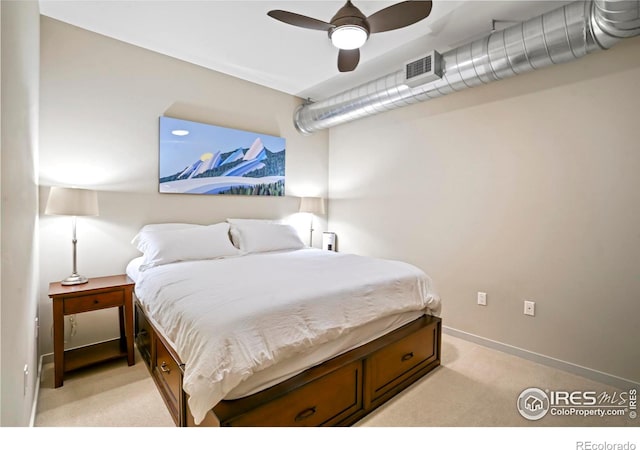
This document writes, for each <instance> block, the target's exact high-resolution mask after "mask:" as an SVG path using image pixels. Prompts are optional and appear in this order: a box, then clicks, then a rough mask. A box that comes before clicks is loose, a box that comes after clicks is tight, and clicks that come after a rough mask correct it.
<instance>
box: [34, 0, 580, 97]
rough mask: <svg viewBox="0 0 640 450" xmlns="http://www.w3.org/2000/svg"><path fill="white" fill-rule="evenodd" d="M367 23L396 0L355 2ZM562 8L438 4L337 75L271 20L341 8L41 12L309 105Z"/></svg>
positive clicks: (322, 51) (196, 0)
mask: <svg viewBox="0 0 640 450" xmlns="http://www.w3.org/2000/svg"><path fill="white" fill-rule="evenodd" d="M353 2H354V4H355V5H356V6H357V7H358V8H360V10H361V11H362V12H363V13H364V14H365V15H367V16H369V15H371V14H373V13H374V12H376V11H378V10H380V9H382V8H385V7H387V6H389V5H392V4H394V3H396V2H395V1H370V0H353ZM565 3H568V2H565V1H528V0H516V1H479V0H472V1H453V0H444V1H443V0H439V1H438V0H434V2H433V9H432V12H431V15H430V16H429V17H428V18H426V19H425V20H422V21H420V22H418V23H416V24H414V25H411V26H409V27H406V28H402V29H399V30H394V31H388V32H385V33H379V34H373V35H371V37H370V38H369V41H368V42H367V43H366V44H365V45H364V47H363V48H362V49H361V59H360V64H359V66H358V67H357V68H356V70H355V71H353V72H349V73H340V72H338V69H337V67H336V64H337V49H336V48H334V47H333V46H332V45H331V41H330V40H329V38H328V36H327V34H326V33H324V32H322V31H315V30H307V29H303V28H298V27H294V26H291V25H287V24H284V23H282V22H278V21H276V20H274V19H272V18H271V17H268V16H267V12H268V11H270V10H272V9H283V10H287V11H291V12H295V13H298V14H302V15H306V16H309V17H313V18H316V19H319V20H323V21H326V22H329V21H330V20H331V17H332V16H333V15H334V14H335V12H336V11H337V10H338V9H339V8H340V7H341V6H342V5H343V4H344V1H331V0H327V1H266V0H265V1H241V0H235V1H208V0H170V1H167V0H164V1H158V0H40V11H41V13H42V14H43V15H45V16H48V17H51V18H54V19H57V20H60V21H63V22H67V23H70V24H72V25H75V26H78V27H81V28H85V29H87V30H90V31H94V32H96V33H100V34H103V35H106V36H109V37H112V38H115V39H119V40H122V41H125V42H129V43H131V44H134V45H137V46H140V47H143V48H147V49H149V50H153V51H156V52H159V53H163V54H166V55H169V56H172V57H175V58H179V59H182V60H184V61H188V62H191V63H194V64H198V65H200V66H204V67H207V68H210V69H213V70H216V71H218V72H223V73H226V74H229V75H233V76H235V77H238V78H241V79H245V80H248V81H251V82H254V83H257V84H260V85H263V86H267V87H270V88H273V89H277V90H279V91H283V92H286V93H289V94H292V95H297V96H300V97H303V98H307V97H310V98H312V99H322V98H325V97H327V96H330V95H333V94H335V93H338V92H340V91H342V90H344V89H348V88H351V87H354V86H357V85H359V84H361V83H364V82H367V81H369V80H372V79H375V78H378V77H380V76H383V75H386V74H388V73H391V72H395V71H397V70H399V69H400V68H402V65H403V63H404V62H405V61H408V60H410V59H412V58H415V57H418V56H421V55H422V54H424V53H427V52H428V51H430V50H432V49H435V50H437V51H439V52H440V53H443V52H445V51H446V50H448V49H451V48H454V47H456V46H458V45H460V44H462V43H464V42H466V41H469V40H472V39H477V38H479V37H482V36H484V35H486V34H489V33H490V32H491V27H492V20H493V19H496V20H498V21H500V22H498V23H497V25H496V28H497V29H501V28H504V27H506V26H509V25H511V23H509V21H514V22H520V21H523V20H526V19H529V18H531V17H534V16H537V15H539V14H542V13H544V12H546V11H550V10H552V9H555V8H557V7H559V6H561V5H562V4H565Z"/></svg>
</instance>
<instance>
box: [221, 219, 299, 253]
mask: <svg viewBox="0 0 640 450" xmlns="http://www.w3.org/2000/svg"><path fill="white" fill-rule="evenodd" d="M227 222H228V223H229V224H230V226H231V227H230V230H229V231H230V234H231V239H232V241H233V244H234V245H235V246H236V247H237V248H238V249H240V252H242V253H261V252H273V251H279V250H297V249H301V248H304V246H305V245H304V243H303V242H302V240H301V239H300V235H299V234H298V232H297V231H296V229H295V228H293V227H292V226H291V225H288V224H285V223H280V222H277V221H271V220H257V219H227Z"/></svg>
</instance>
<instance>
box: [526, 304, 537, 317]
mask: <svg viewBox="0 0 640 450" xmlns="http://www.w3.org/2000/svg"><path fill="white" fill-rule="evenodd" d="M524 313H525V314H526V315H527V316H535V315H536V302H530V301H528V300H525V301H524Z"/></svg>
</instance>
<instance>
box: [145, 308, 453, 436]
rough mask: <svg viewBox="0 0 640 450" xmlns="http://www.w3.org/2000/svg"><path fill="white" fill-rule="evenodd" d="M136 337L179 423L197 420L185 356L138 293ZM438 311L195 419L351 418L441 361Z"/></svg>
mask: <svg viewBox="0 0 640 450" xmlns="http://www.w3.org/2000/svg"><path fill="white" fill-rule="evenodd" d="M135 306H136V308H135V310H136V314H135V335H136V338H135V341H136V345H137V347H138V350H139V352H140V354H141V356H142V358H143V360H144V361H145V363H146V365H147V367H148V369H149V371H150V373H151V375H152V378H153V380H154V381H155V383H156V386H157V387H158V390H159V391H160V394H161V395H162V398H163V400H164V402H165V404H166V405H167V408H168V410H169V412H170V414H171V416H172V418H173V420H174V422H175V424H176V425H177V426H196V425H195V422H194V420H193V416H192V415H191V413H190V411H189V408H188V405H187V395H186V393H185V392H184V391H183V390H182V376H183V373H184V364H183V363H182V362H181V361H180V358H179V357H178V355H177V354H176V353H175V351H174V350H173V349H172V348H171V347H170V346H169V345H168V344H167V342H166V341H165V339H164V338H163V337H162V336H161V334H160V333H158V332H157V330H156V329H155V328H154V327H153V325H152V324H151V322H150V321H149V320H148V318H147V317H146V315H145V313H144V310H143V309H142V307H141V306H140V304H139V302H138V300H137V299H136V301H135ZM441 325H442V324H441V319H440V318H438V317H434V316H429V315H423V316H422V317H420V318H418V319H416V320H414V321H413V322H410V323H409V324H407V325H404V326H403V327H401V328H399V329H397V330H395V331H392V332H391V333H389V334H386V335H384V336H382V337H380V338H378V339H376V340H374V341H372V342H370V343H368V344H365V345H362V346H360V347H358V348H355V349H353V350H351V351H349V352H347V353H344V354H342V355H339V356H337V357H335V358H333V359H330V360H328V361H326V362H324V363H322V364H319V365H317V366H314V367H312V368H310V369H308V370H305V371H304V372H302V373H300V374H299V375H296V376H294V377H293V378H290V379H288V380H285V381H283V382H281V383H279V384H277V385H275V386H273V387H270V388H268V389H266V390H263V391H261V392H258V393H256V394H253V395H250V396H248V397H244V398H241V399H238V400H223V401H221V402H220V403H218V404H217V405H216V406H215V407H214V408H213V410H211V411H210V412H209V413H208V414H207V416H206V417H205V419H204V421H203V422H202V423H200V424H199V425H198V426H252V427H258V426H268V427H273V426H348V425H352V424H354V423H356V422H357V421H358V420H360V419H362V418H363V417H364V416H366V415H367V414H369V413H370V412H371V411H373V410H374V409H376V408H377V407H379V406H380V405H382V404H383V403H384V402H386V401H387V400H389V399H390V398H392V397H393V396H394V395H396V394H397V393H399V392H400V391H402V390H403V389H405V388H407V387H408V386H410V385H411V384H413V383H414V382H415V381H417V380H418V379H419V378H421V377H422V376H424V375H426V374H427V373H429V372H430V371H431V370H433V369H435V368H436V367H438V366H439V365H440V349H441V336H442V326H441Z"/></svg>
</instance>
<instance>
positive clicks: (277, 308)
mask: <svg viewBox="0 0 640 450" xmlns="http://www.w3.org/2000/svg"><path fill="white" fill-rule="evenodd" d="M133 243H134V244H135V245H136V246H137V248H138V249H139V250H140V251H141V252H142V253H143V256H141V257H138V258H135V259H133V260H132V261H131V262H130V263H129V264H128V265H127V274H128V275H129V277H130V278H132V280H133V281H134V282H135V283H136V284H135V310H136V327H135V328H136V345H137V347H138V350H139V351H140V354H141V355H142V357H143V359H144V361H145V363H146V364H147V366H148V368H149V370H150V372H151V374H152V377H153V379H154V381H155V382H156V385H157V387H158V389H159V391H160V393H161V394H162V397H163V399H164V401H165V404H166V405H167V407H168V409H169V411H170V413H171V415H172V417H173V419H174V421H175V423H176V425H178V426H207V425H214V426H217V425H222V426H309V425H311V426H317V425H350V424H353V423H355V422H356V421H358V420H360V419H361V418H362V417H364V416H365V415H366V414H368V413H369V412H371V411H372V410H374V409H375V408H377V407H378V406H380V405H381V404H383V403H384V402H385V401H387V400H388V399H389V398H391V397H393V396H394V395H395V394H396V393H398V392H400V391H401V390H403V389H404V388H406V387H407V386H409V385H410V384H412V383H413V382H415V381H416V380H418V379H419V378H421V377H422V376H423V375H425V374H426V373H428V372H430V371H431V370H433V369H434V368H435V367H437V366H438V365H439V364H440V339H441V321H440V318H439V317H438V313H439V310H440V299H439V297H438V295H437V293H436V292H435V290H434V288H433V283H432V281H431V279H430V278H429V277H428V276H427V275H426V274H425V273H424V272H423V271H421V270H419V269H418V268H416V267H415V266H413V265H410V264H407V263H404V262H400V261H391V260H384V259H377V258H369V257H364V256H359V255H351V254H345V253H337V252H329V251H323V250H318V249H312V248H308V247H305V246H304V244H303V243H302V241H300V238H299V237H298V235H297V232H296V231H295V230H294V229H293V228H292V227H290V226H289V225H286V224H281V223H273V222H267V221H244V220H232V219H229V220H228V221H227V222H224V223H220V224H214V225H208V226H205V225H192V224H159V225H148V226H145V227H143V229H142V230H141V231H140V233H138V235H137V236H136V238H134V240H133Z"/></svg>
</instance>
